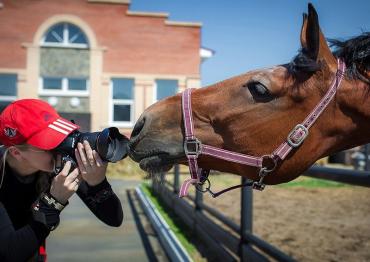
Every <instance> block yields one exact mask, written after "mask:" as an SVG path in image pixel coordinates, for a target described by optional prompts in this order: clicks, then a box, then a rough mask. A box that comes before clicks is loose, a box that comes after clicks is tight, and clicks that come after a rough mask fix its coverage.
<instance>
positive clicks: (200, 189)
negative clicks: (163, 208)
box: [195, 178, 211, 193]
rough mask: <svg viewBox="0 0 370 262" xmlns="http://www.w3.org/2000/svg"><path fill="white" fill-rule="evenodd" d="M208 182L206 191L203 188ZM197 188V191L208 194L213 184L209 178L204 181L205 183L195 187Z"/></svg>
mask: <svg viewBox="0 0 370 262" xmlns="http://www.w3.org/2000/svg"><path fill="white" fill-rule="evenodd" d="M206 182H207V184H208V185H207V186H206V188H205V189H202V186H203V185H204V184H205V183H206ZM195 188H196V190H198V191H199V192H202V193H206V192H208V191H210V189H211V182H210V181H209V179H208V178H207V179H206V180H204V182H203V183H199V184H196V185H195Z"/></svg>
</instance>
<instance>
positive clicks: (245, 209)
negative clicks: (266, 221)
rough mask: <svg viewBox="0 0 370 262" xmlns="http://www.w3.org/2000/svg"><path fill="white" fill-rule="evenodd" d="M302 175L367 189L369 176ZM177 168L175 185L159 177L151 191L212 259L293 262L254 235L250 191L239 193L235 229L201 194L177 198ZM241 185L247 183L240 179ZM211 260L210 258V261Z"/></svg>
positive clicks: (323, 171)
mask: <svg viewBox="0 0 370 262" xmlns="http://www.w3.org/2000/svg"><path fill="white" fill-rule="evenodd" d="M303 175H305V176H310V177H316V178H320V179H326V180H332V181H337V182H342V183H348V184H352V185H359V186H366V187H370V172H365V171H357V170H348V169H339V168H327V167H321V166H312V167H311V168H310V169H308V170H307V171H306V172H305V173H304V174H303ZM179 182H180V172H179V167H178V166H176V167H175V168H174V181H173V183H170V182H168V181H165V180H164V176H163V175H162V176H161V180H160V181H153V190H154V191H155V192H156V193H157V194H158V195H159V197H160V198H161V200H162V201H163V202H165V203H166V205H167V206H169V207H170V208H172V210H173V211H174V212H175V214H176V215H178V216H179V217H180V218H181V220H182V221H183V222H184V223H185V224H186V225H187V226H188V227H189V228H190V229H191V230H192V233H193V234H195V235H196V236H197V237H199V238H200V239H201V241H203V242H204V243H205V244H206V246H208V248H209V250H210V252H208V253H209V254H211V256H214V258H216V259H217V260H221V261H235V260H240V261H269V258H274V259H276V260H278V261H295V260H294V259H293V258H291V257H289V256H288V255H286V254H284V253H283V252H282V251H280V250H279V249H278V248H276V247H274V246H272V245H271V244H269V243H267V242H266V241H264V240H262V239H260V238H259V237H257V236H255V235H253V230H252V229H253V219H252V217H253V216H252V214H253V194H252V189H251V188H250V187H244V188H242V189H241V218H240V224H239V225H238V224H237V223H235V222H234V221H232V220H231V219H230V218H228V217H227V216H225V215H224V214H222V213H221V212H219V211H218V210H216V209H214V208H212V207H210V206H209V205H207V204H205V203H204V202H203V195H202V193H200V192H198V191H196V194H195V197H192V196H188V197H187V199H188V200H190V201H184V200H183V199H180V198H179V197H178V192H179ZM241 182H242V183H245V182H246V179H245V178H242V181H241ZM209 259H211V260H212V257H211V258H209Z"/></svg>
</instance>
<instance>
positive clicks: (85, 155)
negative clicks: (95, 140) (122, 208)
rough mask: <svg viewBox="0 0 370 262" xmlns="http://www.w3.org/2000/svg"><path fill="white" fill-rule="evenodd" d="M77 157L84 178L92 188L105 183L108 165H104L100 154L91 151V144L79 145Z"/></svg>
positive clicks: (76, 151)
mask: <svg viewBox="0 0 370 262" xmlns="http://www.w3.org/2000/svg"><path fill="white" fill-rule="evenodd" d="M75 156H76V160H77V164H78V168H79V170H80V172H81V175H82V178H83V179H84V180H85V181H86V182H87V183H88V184H89V185H90V186H96V185H98V184H100V183H101V182H103V180H104V179H105V172H106V170H107V165H108V163H104V162H103V160H102V159H101V157H100V156H99V154H98V152H96V151H95V150H92V149H91V146H90V144H89V142H87V141H86V140H85V141H84V142H83V144H82V143H78V144H77V149H75Z"/></svg>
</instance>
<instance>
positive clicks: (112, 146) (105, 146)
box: [53, 127, 129, 174]
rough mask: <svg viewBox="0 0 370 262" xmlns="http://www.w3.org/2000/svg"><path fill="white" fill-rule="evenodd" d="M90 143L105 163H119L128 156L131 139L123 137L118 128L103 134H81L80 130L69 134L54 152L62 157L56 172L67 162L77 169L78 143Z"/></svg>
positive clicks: (106, 130)
mask: <svg viewBox="0 0 370 262" xmlns="http://www.w3.org/2000/svg"><path fill="white" fill-rule="evenodd" d="M85 140H86V141H88V142H89V144H90V146H91V148H92V149H93V150H95V151H96V152H97V153H98V154H99V156H100V157H101V158H102V160H104V161H108V162H117V161H119V160H121V159H124V158H125V157H126V156H127V143H128V141H129V139H128V138H127V137H126V136H124V135H122V134H121V133H120V132H119V130H118V128H116V127H109V128H105V129H104V130H103V131H101V132H92V133H90V132H80V131H78V130H76V131H74V132H72V133H71V134H69V135H68V136H67V137H66V138H65V139H64V140H63V141H62V143H60V144H59V145H58V146H57V147H56V148H55V149H53V152H54V153H55V154H57V155H60V156H61V159H60V161H57V165H56V167H55V170H54V172H55V173H56V174H57V173H59V172H60V171H61V169H62V168H63V166H64V165H65V163H66V162H67V161H71V164H72V165H71V170H73V169H74V168H75V167H77V160H76V156H75V149H76V148H77V143H79V142H80V143H83V141H85Z"/></svg>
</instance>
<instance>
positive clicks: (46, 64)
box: [39, 22, 90, 96]
mask: <svg viewBox="0 0 370 262" xmlns="http://www.w3.org/2000/svg"><path fill="white" fill-rule="evenodd" d="M40 45H41V51H40V87H39V94H40V95H45V96H49V95H53V96H58V95H59V96H60V95H71V96H88V94H89V75H90V73H89V71H90V50H89V43H88V38H87V37H86V35H85V34H84V32H83V31H82V30H81V29H80V28H79V27H78V26H76V25H73V24H71V23H67V22H61V23H57V24H55V25H53V26H52V27H50V28H49V30H48V31H46V33H45V34H44V36H43V38H42V39H41V43H40Z"/></svg>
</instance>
